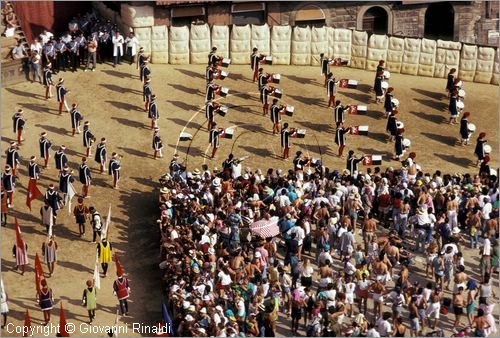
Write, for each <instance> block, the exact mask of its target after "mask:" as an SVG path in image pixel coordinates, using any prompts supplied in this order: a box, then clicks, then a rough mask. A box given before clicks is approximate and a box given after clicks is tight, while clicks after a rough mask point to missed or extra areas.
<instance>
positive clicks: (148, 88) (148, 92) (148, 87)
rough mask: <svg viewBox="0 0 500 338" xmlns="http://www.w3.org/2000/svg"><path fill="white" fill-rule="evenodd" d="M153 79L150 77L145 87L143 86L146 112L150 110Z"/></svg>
mask: <svg viewBox="0 0 500 338" xmlns="http://www.w3.org/2000/svg"><path fill="white" fill-rule="evenodd" d="M151 93H152V92H151V79H150V78H149V77H148V78H146V79H145V81H144V85H143V86H142V101H143V102H145V103H144V111H148V108H149V100H150V99H151Z"/></svg>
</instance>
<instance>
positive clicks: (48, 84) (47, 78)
mask: <svg viewBox="0 0 500 338" xmlns="http://www.w3.org/2000/svg"><path fill="white" fill-rule="evenodd" d="M43 85H44V86H45V100H48V99H50V98H51V97H52V86H53V85H54V82H53V81H52V64H51V63H50V62H49V63H48V64H47V65H46V66H45V69H44V70H43Z"/></svg>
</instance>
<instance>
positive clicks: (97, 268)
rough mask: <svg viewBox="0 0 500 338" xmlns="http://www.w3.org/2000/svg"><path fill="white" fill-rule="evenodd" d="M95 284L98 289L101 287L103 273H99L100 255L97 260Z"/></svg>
mask: <svg viewBox="0 0 500 338" xmlns="http://www.w3.org/2000/svg"><path fill="white" fill-rule="evenodd" d="M94 285H95V287H96V288H97V289H100V288H101V275H100V274H99V257H96V260H95V268H94Z"/></svg>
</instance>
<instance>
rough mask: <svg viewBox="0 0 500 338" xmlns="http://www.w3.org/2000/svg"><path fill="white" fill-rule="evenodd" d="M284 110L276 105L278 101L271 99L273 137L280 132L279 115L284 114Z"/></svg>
mask: <svg viewBox="0 0 500 338" xmlns="http://www.w3.org/2000/svg"><path fill="white" fill-rule="evenodd" d="M284 112H285V108H284V107H283V106H280V105H278V99H273V104H272V105H271V122H272V123H273V135H275V134H279V132H280V122H281V114H284Z"/></svg>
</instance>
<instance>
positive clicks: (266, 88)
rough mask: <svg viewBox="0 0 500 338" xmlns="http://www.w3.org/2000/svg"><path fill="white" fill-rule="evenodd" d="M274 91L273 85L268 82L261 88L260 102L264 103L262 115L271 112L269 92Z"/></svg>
mask: <svg viewBox="0 0 500 338" xmlns="http://www.w3.org/2000/svg"><path fill="white" fill-rule="evenodd" d="M271 93H272V89H271V87H269V86H268V85H267V84H265V85H264V86H262V88H260V102H261V103H262V115H267V114H268V113H269V102H267V98H268V96H269V94H271Z"/></svg>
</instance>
